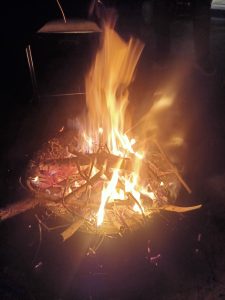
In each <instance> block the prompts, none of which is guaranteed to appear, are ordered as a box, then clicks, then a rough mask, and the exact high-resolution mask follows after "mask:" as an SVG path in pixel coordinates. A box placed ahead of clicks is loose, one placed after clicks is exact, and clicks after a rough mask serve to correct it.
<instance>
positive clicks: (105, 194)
mask: <svg viewBox="0 0 225 300" xmlns="http://www.w3.org/2000/svg"><path fill="white" fill-rule="evenodd" d="M118 178H119V170H118V169H116V170H114V171H113V175H112V179H111V180H110V182H109V183H108V185H107V186H106V187H104V188H103V190H102V196H101V204H100V207H99V210H98V213H97V226H100V225H101V224H102V223H103V220H104V213H105V211H104V210H105V205H106V203H107V201H108V200H109V199H110V197H111V196H112V194H113V192H114V191H115V189H116V185H117V182H118Z"/></svg>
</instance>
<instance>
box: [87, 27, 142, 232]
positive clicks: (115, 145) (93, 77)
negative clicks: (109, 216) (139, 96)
mask: <svg viewBox="0 0 225 300" xmlns="http://www.w3.org/2000/svg"><path fill="white" fill-rule="evenodd" d="M143 46H144V45H143V44H142V43H141V42H140V41H139V40H136V39H133V38H131V39H130V40H129V41H128V42H125V41H124V40H123V39H122V38H120V37H119V35H118V34H117V33H116V32H115V31H114V29H113V28H112V27H111V25H110V22H109V23H108V24H107V23H106V24H105V27H104V32H103V39H102V46H101V49H100V50H99V51H98V53H97V55H96V59H95V62H94V63H93V65H92V67H91V69H90V71H89V73H88V74H87V77H86V103H87V108H88V116H87V120H88V127H87V128H86V129H85V131H84V133H83V136H84V141H85V143H84V147H83V151H84V150H85V149H88V150H89V152H94V151H95V150H94V149H95V146H94V144H95V145H96V144H97V145H98V146H104V145H107V148H108V149H109V151H110V153H112V154H114V155H116V156H119V157H129V155H130V154H132V155H133V159H134V160H135V162H134V165H137V168H136V169H135V170H134V173H133V176H130V178H129V179H128V178H125V179H124V185H125V190H123V189H121V188H120V189H119V188H118V182H119V181H121V180H122V177H121V176H120V174H119V169H120V166H118V169H115V170H113V174H112V178H111V180H109V181H108V182H107V183H106V184H105V186H104V188H103V190H102V195H101V202H100V207H99V210H98V213H97V225H98V226H99V225H100V224H102V222H103V219H104V208H105V205H106V203H107V202H108V201H110V200H111V201H112V199H116V200H119V199H120V200H124V199H125V198H126V193H131V194H132V195H133V197H134V198H135V200H136V201H138V203H140V204H139V205H140V206H138V204H136V205H137V206H138V207H136V205H135V207H134V211H137V212H139V211H140V207H141V202H140V192H139V191H138V187H137V186H136V185H137V181H138V171H139V168H140V167H139V166H138V165H140V162H138V163H137V162H136V160H138V161H140V160H142V159H143V158H144V152H143V151H140V150H139V151H135V150H134V146H135V144H136V140H135V139H134V138H133V137H128V135H127V134H126V133H125V132H126V130H127V129H128V128H129V126H130V125H131V124H130V122H129V118H128V117H129V116H128V115H127V105H128V102H129V100H128V86H129V84H130V83H131V81H132V80H133V78H134V71H135V67H136V65H137V62H138V60H139V57H140V55H141V52H142V49H143ZM96 133H97V135H96ZM96 136H97V138H96ZM93 137H95V138H94V139H95V141H93ZM118 191H119V192H118Z"/></svg>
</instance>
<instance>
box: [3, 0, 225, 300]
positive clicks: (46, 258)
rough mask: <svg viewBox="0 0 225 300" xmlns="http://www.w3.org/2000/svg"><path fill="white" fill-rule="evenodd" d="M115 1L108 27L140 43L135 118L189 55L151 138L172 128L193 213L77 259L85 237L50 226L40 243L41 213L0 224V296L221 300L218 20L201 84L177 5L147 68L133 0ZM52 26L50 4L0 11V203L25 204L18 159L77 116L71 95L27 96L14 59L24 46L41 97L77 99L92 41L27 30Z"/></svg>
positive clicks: (73, 4) (223, 87)
mask: <svg viewBox="0 0 225 300" xmlns="http://www.w3.org/2000/svg"><path fill="white" fill-rule="evenodd" d="M121 2H122V1H108V2H107V5H113V6H114V7H116V8H117V10H118V15H119V17H118V22H117V25H116V30H117V31H118V32H119V33H120V35H121V36H123V37H124V38H125V39H127V38H128V37H129V36H135V37H137V38H139V39H141V40H142V41H144V43H145V48H144V51H143V54H142V56H141V59H140V61H139V63H138V68H137V72H136V77H135V80H134V82H133V83H132V85H131V87H130V95H131V111H132V113H134V112H136V114H137V116H139V115H141V114H142V113H143V111H144V110H145V108H146V107H147V106H148V105H151V101H152V99H153V98H154V95H155V93H156V92H157V91H158V90H160V88H161V87H163V86H164V85H166V83H167V82H169V80H170V79H171V74H172V73H173V72H174V70H176V72H180V69H179V68H182V70H183V66H184V61H185V62H188V61H189V59H190V64H189V67H188V72H187V73H186V76H185V77H184V79H183V80H182V82H180V83H179V84H180V85H179V87H177V90H178V93H177V96H176V97H177V101H176V103H177V104H176V106H175V108H174V110H173V111H171V112H170V115H169V116H166V117H165V118H164V119H163V123H162V131H163V133H162V136H161V138H162V139H163V134H167V130H169V128H173V126H174V127H176V129H177V128H181V130H184V131H185V145H184V147H183V148H182V149H180V150H176V151H177V152H176V151H175V152H174V153H173V152H171V153H170V154H172V156H173V157H174V156H175V157H177V159H176V162H177V163H178V164H179V167H180V169H181V170H182V173H183V175H184V177H185V179H186V180H187V182H188V183H189V185H190V186H191V188H192V194H191V195H188V194H187V193H186V192H185V191H181V193H180V194H179V196H178V204H179V205H184V206H185V205H186V206H189V205H190V206H191V205H195V204H199V203H201V204H203V207H202V208H201V209H200V210H198V211H194V212H190V213H187V214H181V215H178V214H171V213H168V212H162V213H160V214H157V215H155V216H154V217H153V218H152V219H151V220H150V222H149V224H148V225H147V226H146V228H144V229H140V230H138V231H137V232H132V233H128V234H127V235H126V236H124V237H123V238H121V237H118V238H116V239H115V238H112V239H106V240H105V241H104V243H103V244H102V246H101V247H100V248H99V250H98V251H97V253H96V255H90V256H87V255H86V253H87V250H88V248H89V247H90V246H91V245H92V244H93V238H94V237H93V236H92V235H88V234H84V233H81V232H78V233H76V234H75V235H74V236H73V237H72V238H71V239H69V240H68V241H66V242H64V243H63V242H62V240H61V239H60V235H59V233H60V231H59V230H56V231H53V232H51V231H50V232H48V231H47V230H42V232H41V240H40V230H39V224H38V222H37V219H36V217H35V215H37V214H38V215H43V214H44V213H45V212H44V210H42V209H41V208H35V209H33V210H30V211H28V212H25V213H23V214H20V215H18V216H15V217H14V218H11V219H8V220H6V221H1V223H0V232H1V246H0V299H7V300H8V299H15V300H16V299H31V300H32V299H33V300H34V299H35V300H36V299H37V300H39V299H52V300H60V299H61V300H64V299H65V300H67V299H89V300H91V299H93V300H95V299H100V300H101V299H109V300H123V299H143V300H144V299H146V300H147V299H152V300H157V299H165V300H167V299H168V300H170V299H171V300H173V299H178V300H180V299H182V300H183V299H185V300H186V299H194V300H195V299H196V300H200V299H207V300H211V299H212V300H213V299H225V274H224V270H225V259H224V246H225V242H224V231H225V159H224V151H225V120H224V112H225V104H224V103H225V102H224V101H225V62H224V61H225V60H224V54H225V15H224V16H223V14H221V13H220V15H219V16H220V18H219V19H218V18H217V17H218V15H217V14H215V13H213V15H212V18H211V40H210V41H211V55H212V61H213V64H214V65H215V69H216V71H215V73H214V74H213V75H210V76H208V75H206V74H202V73H201V71H199V70H198V69H197V68H195V67H194V64H193V60H192V58H193V55H194V54H193V49H192V48H193V47H192V21H191V17H190V11H189V10H188V9H187V7H186V6H184V7H182V6H181V7H176V14H175V17H174V22H173V25H172V41H171V44H172V53H173V54H172V56H171V59H170V60H171V61H170V64H169V67H168V68H166V69H165V70H162V69H161V68H156V67H155V35H154V23H153V22H152V21H151V18H150V17H151V12H148V14H149V15H148V16H149V18H150V21H149V20H146V19H144V16H143V14H145V13H144V12H143V3H142V2H144V1H136V2H135V4H134V3H133V2H132V1H123V3H121ZM146 2H148V3H151V1H145V3H146ZM178 2H179V1H178ZM180 2H182V1H180ZM184 2H185V1H184ZM61 4H62V5H63V8H64V11H65V14H66V16H67V18H75V19H87V18H88V7H89V1H69V0H64V1H62V3H61ZM57 18H61V15H60V11H59V8H58V6H57V4H56V1H52V0H51V1H46V0H39V1H37V0H31V1H28V0H22V1H14V0H13V1H3V3H1V75H2V76H1V83H2V84H1V86H2V87H1V127H0V132H1V150H0V153H1V156H0V160H1V168H0V192H1V193H0V195H1V197H0V207H4V206H7V205H10V204H12V203H14V202H17V201H19V200H22V199H24V197H27V191H26V190H24V189H23V188H22V187H21V185H20V183H19V178H20V176H23V175H24V174H25V172H26V168H27V164H28V162H29V160H30V159H31V158H32V156H33V154H34V153H35V152H36V151H37V150H38V149H39V148H40V146H41V145H42V144H43V143H44V142H46V141H48V139H49V138H51V137H53V136H55V135H57V134H58V132H59V130H60V128H62V126H65V127H68V128H67V130H68V131H69V130H70V129H71V128H69V125H68V120H71V119H73V118H74V117H75V116H77V115H79V114H81V112H83V110H84V109H85V100H84V96H82V95H79V96H66V97H63V96H62V97H55V98H54V97H49V98H48V97H45V98H43V99H39V100H37V99H36V98H35V97H34V93H33V90H32V84H31V79H30V74H29V68H28V65H27V60H26V54H25V48H26V47H27V45H28V44H31V45H32V46H33V49H34V50H33V55H34V58H35V61H36V62H37V73H38V80H39V83H40V89H41V91H42V92H43V94H44V93H46V94H47V93H60V92H63V93H67V92H68V93H71V91H72V92H73V91H83V90H82V89H83V79H84V76H85V73H86V71H87V69H88V67H89V66H90V63H91V59H92V57H93V54H94V53H95V49H96V47H97V45H98V42H99V36H98V34H97V35H94V36H91V37H86V36H85V35H84V36H82V37H80V36H78V37H76V36H75V37H71V36H70V37H67V36H63V37H62V36H60V37H58V36H56V37H54V38H51V37H50V38H49V39H48V38H46V37H44V38H43V39H41V40H38V38H37V36H36V35H35V33H36V32H37V30H38V29H40V28H41V27H42V26H43V25H44V24H45V23H46V22H48V21H49V20H52V19H57ZM92 20H94V21H96V22H98V21H99V20H98V19H97V18H95V17H93V18H92ZM190 57H191V58H190ZM181 62H182V63H181ZM192 64H193V65H192ZM73 72H74V74H73ZM168 124H169V125H168ZM148 247H150V248H151V257H153V258H155V259H151V257H150V256H149V255H148V251H147V250H148Z"/></svg>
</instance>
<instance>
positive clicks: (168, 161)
mask: <svg viewBox="0 0 225 300" xmlns="http://www.w3.org/2000/svg"><path fill="white" fill-rule="evenodd" d="M154 143H155V145H156V146H157V148H158V149H159V151H160V153H161V154H162V156H163V158H164V159H165V160H166V161H167V163H168V164H169V166H170V167H171V169H172V170H174V174H175V175H176V177H177V179H178V180H179V181H180V183H181V184H182V185H183V187H184V188H185V189H186V191H187V192H188V193H189V194H191V193H192V191H191V189H190V187H189V186H188V185H187V183H186V182H185V181H184V179H183V178H182V177H181V175H180V173H179V172H178V170H177V168H176V167H175V166H174V165H173V164H172V163H171V161H170V159H169V157H168V156H167V155H166V153H165V152H164V151H163V149H162V147H161V146H160V145H159V143H158V142H157V141H154Z"/></svg>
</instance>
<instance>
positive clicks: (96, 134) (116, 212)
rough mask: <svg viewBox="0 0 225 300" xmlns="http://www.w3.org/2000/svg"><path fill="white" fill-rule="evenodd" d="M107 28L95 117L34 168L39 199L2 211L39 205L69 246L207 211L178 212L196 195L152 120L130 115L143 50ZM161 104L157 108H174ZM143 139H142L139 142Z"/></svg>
mask: <svg viewBox="0 0 225 300" xmlns="http://www.w3.org/2000/svg"><path fill="white" fill-rule="evenodd" d="M112 23H113V22H106V23H105V26H104V30H103V38H102V41H101V43H102V44H101V47H100V49H99V51H98V52H97V54H96V57H95V61H94V62H93V64H92V67H91V69H90V71H89V73H88V74H87V76H86V104H87V114H86V115H84V116H82V118H80V119H76V122H75V123H76V126H75V127H76V128H75V129H74V130H73V131H70V132H67V131H66V130H64V129H63V128H62V130H61V131H62V132H60V133H59V135H58V136H57V137H55V138H53V139H51V140H50V141H48V143H47V144H46V145H44V146H43V148H42V149H41V150H40V151H39V152H38V153H37V154H36V155H35V157H34V158H33V160H32V161H31V162H30V163H29V166H28V169H27V176H26V179H25V181H26V186H27V187H28V188H29V191H30V192H31V193H32V199H29V200H26V201H24V202H21V203H18V204H17V205H14V207H10V208H6V209H3V210H1V211H0V217H1V219H6V218H7V217H9V216H12V215H15V214H17V213H19V212H22V211H25V210H27V209H29V208H31V207H34V206H36V205H37V204H39V205H41V206H44V207H45V209H46V214H45V217H44V218H43V217H39V216H37V215H36V217H37V219H38V222H39V224H41V225H43V226H44V227H45V228H47V229H49V230H51V229H54V228H59V226H58V225H57V226H56V227H55V226H54V227H49V226H48V225H47V224H48V220H50V218H52V217H53V216H54V217H55V216H57V217H59V218H60V219H61V220H63V222H64V223H63V224H62V225H61V223H62V222H61V223H60V226H62V227H67V228H66V229H64V230H63V232H62V237H63V239H64V240H66V239H68V238H69V237H70V236H71V235H73V234H74V233H75V232H76V231H77V230H78V229H79V230H81V231H84V232H88V233H94V234H96V233H97V234H99V235H102V236H103V237H104V236H108V235H114V234H117V235H118V234H119V235H123V234H125V233H126V232H128V231H133V230H136V229H138V228H140V227H142V226H145V224H146V222H148V219H149V218H150V217H151V215H152V214H153V213H157V212H159V211H160V210H167V211H171V212H186V211H190V210H193V209H197V208H200V207H201V205H197V206H193V207H179V206H175V205H174V201H175V199H176V196H177V193H178V190H179V188H180V186H183V187H184V188H185V189H186V190H187V192H189V193H190V192H191V190H190V188H189V187H188V185H187V184H186V183H185V181H184V180H183V179H182V177H181V175H180V174H179V172H178V170H177V168H176V167H175V166H174V165H173V164H172V163H171V162H170V160H169V158H168V157H167V155H166V154H165V152H164V151H163V149H162V147H161V145H160V144H159V143H158V142H157V141H156V139H155V138H154V135H152V134H150V128H151V126H152V123H151V120H150V119H149V116H150V114H149V113H147V114H146V115H145V116H144V117H143V118H142V119H141V120H140V121H139V122H138V123H137V124H135V125H133V124H132V120H130V118H129V115H128V110H127V107H128V86H129V84H130V83H131V81H132V80H133V78H134V71H135V68H136V65H137V62H138V59H139V57H140V55H141V52H142V49H143V44H142V43H141V42H140V41H138V40H135V39H132V38H131V39H130V40H129V41H128V42H126V41H124V40H122V39H121V38H120V37H119V35H118V34H117V33H116V32H115V31H114V29H113V26H112ZM165 101H167V99H163V98H162V99H159V101H158V102H157V103H156V104H155V106H154V108H155V109H159V108H160V106H162V105H166V104H165ZM134 137H135V138H134Z"/></svg>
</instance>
